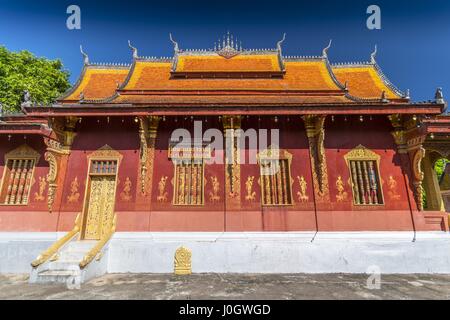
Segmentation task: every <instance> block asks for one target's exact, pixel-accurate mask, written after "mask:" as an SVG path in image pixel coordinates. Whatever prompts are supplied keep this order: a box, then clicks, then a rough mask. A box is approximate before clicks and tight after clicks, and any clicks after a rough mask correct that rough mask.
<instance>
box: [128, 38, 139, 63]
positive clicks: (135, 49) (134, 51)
mask: <svg viewBox="0 0 450 320" xmlns="http://www.w3.org/2000/svg"><path fill="white" fill-rule="evenodd" d="M128 47H130V49H131V50H132V51H133V59H137V58H139V56H138V50H137V48H136V47H133V46H132V45H131V41H130V40H128Z"/></svg>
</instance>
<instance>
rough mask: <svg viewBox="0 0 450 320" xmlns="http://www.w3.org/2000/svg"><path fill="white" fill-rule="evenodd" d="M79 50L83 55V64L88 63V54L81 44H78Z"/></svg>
mask: <svg viewBox="0 0 450 320" xmlns="http://www.w3.org/2000/svg"><path fill="white" fill-rule="evenodd" d="M80 52H81V54H82V56H83V62H84V64H85V65H89V56H88V55H87V53H86V52H84V51H83V46H82V45H81V44H80Z"/></svg>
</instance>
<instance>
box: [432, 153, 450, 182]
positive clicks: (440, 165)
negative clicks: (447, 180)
mask: <svg viewBox="0 0 450 320" xmlns="http://www.w3.org/2000/svg"><path fill="white" fill-rule="evenodd" d="M449 162H450V160H448V159H445V158H441V159H439V160H437V161H436V164H435V165H434V171H436V174H437V177H438V180H439V179H440V178H441V176H442V174H443V173H444V170H445V166H446V165H447V163H449Z"/></svg>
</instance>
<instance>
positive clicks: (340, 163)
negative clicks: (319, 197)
mask: <svg viewBox="0 0 450 320" xmlns="http://www.w3.org/2000/svg"><path fill="white" fill-rule="evenodd" d="M325 126H326V130H325V132H326V137H325V150H326V157H327V167H328V179H329V189H330V202H329V203H326V204H320V203H319V204H317V207H318V217H319V219H318V220H319V230H324V231H331V230H334V231H339V230H355V231H358V230H412V228H413V227H412V220H411V211H410V203H409V200H408V195H407V187H406V184H405V180H404V176H403V173H402V163H401V157H400V155H399V154H398V153H397V152H396V145H395V142H394V139H393V137H392V135H391V133H390V131H391V130H392V129H391V125H390V123H389V121H388V119H387V118H385V117H383V118H377V117H373V119H372V120H369V119H368V118H367V117H366V118H365V120H364V121H360V120H359V119H358V118H350V117H349V118H348V119H347V121H345V120H344V117H335V121H334V122H333V121H332V120H331V119H327V122H326V124H325ZM360 144H361V145H363V146H365V147H366V148H369V149H370V150H372V151H373V152H375V153H377V154H378V155H380V157H381V158H380V168H379V169H380V172H379V174H380V178H381V187H382V191H383V197H384V204H383V205H377V206H361V205H354V204H353V198H352V190H351V184H350V171H349V168H348V166H347V164H346V162H345V159H344V155H345V154H346V153H347V152H349V151H351V150H352V149H353V148H355V147H357V146H358V145H360ZM338 176H341V177H342V181H343V182H344V186H345V190H344V192H345V193H347V196H346V199H345V200H344V201H338V200H337V195H338V191H337V188H336V180H337V179H338ZM391 176H392V178H393V179H394V180H395V181H396V182H397V188H396V189H395V190H392V189H390V188H389V185H388V181H389V179H390V177H391Z"/></svg>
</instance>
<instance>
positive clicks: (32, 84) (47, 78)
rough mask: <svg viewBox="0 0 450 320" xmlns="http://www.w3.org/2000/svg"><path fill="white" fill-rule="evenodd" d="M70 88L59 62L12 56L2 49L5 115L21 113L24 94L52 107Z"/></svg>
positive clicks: (28, 55) (0, 73)
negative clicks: (6, 112)
mask: <svg viewBox="0 0 450 320" xmlns="http://www.w3.org/2000/svg"><path fill="white" fill-rule="evenodd" d="M69 87H70V83H69V72H68V71H67V70H64V69H63V65H62V62H61V61H60V60H59V59H56V60H49V59H46V58H40V57H36V56H35V55H33V54H32V53H31V52H29V51H20V52H11V51H9V50H8V49H7V48H5V47H3V46H0V103H2V105H3V110H4V111H9V112H14V111H18V110H20V104H21V102H22V101H23V94H24V91H25V90H28V91H29V92H30V95H31V100H32V101H33V102H36V103H39V104H40V103H42V104H49V103H51V102H53V101H54V100H55V98H57V97H58V96H59V95H60V94H61V93H63V92H64V91H66V90H67V89H68V88H69Z"/></svg>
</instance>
